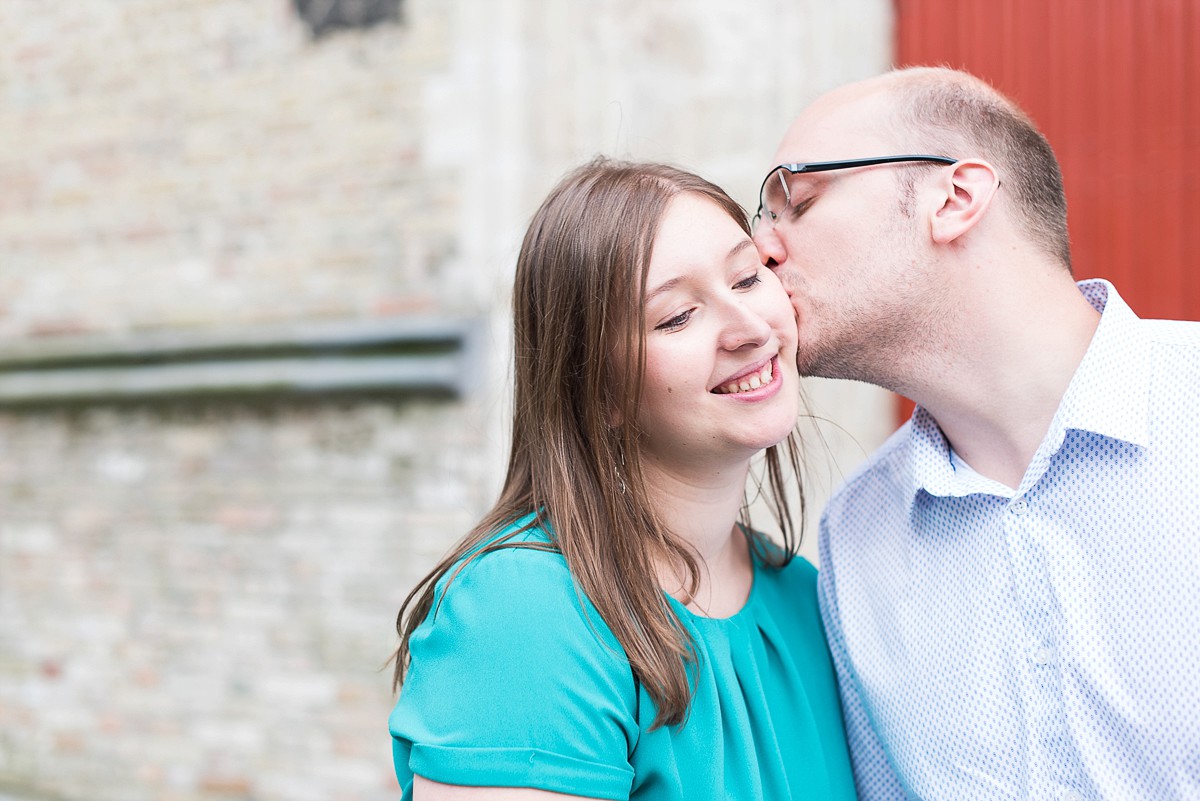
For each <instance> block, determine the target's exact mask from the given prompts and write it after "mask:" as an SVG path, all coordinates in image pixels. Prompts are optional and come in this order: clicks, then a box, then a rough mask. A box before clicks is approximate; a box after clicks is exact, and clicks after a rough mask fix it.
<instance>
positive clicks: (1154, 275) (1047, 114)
mask: <svg viewBox="0 0 1200 801" xmlns="http://www.w3.org/2000/svg"><path fill="white" fill-rule="evenodd" d="M895 4H896V63H897V64H898V65H908V64H945V65H948V66H952V67H958V68H961V69H965V70H968V71H970V72H973V73H975V74H976V75H979V76H980V77H982V78H984V79H986V80H988V81H989V82H991V83H992V84H993V85H994V86H996V87H997V88H998V89H1000V90H1001V91H1002V92H1004V93H1005V94H1007V95H1009V96H1010V97H1012V98H1013V99H1014V100H1016V101H1017V103H1019V104H1020V105H1021V106H1022V107H1023V108H1024V109H1025V110H1026V111H1028V112H1029V114H1030V116H1032V117H1033V119H1034V120H1035V121H1036V122H1037V124H1038V126H1039V127H1040V128H1041V129H1042V131H1043V132H1044V133H1045V134H1046V136H1047V137H1048V138H1049V140H1050V143H1051V144H1052V145H1053V146H1054V149H1055V152H1056V153H1058V157H1059V160H1060V162H1061V163H1062V168H1063V180H1064V182H1065V184H1066V188H1067V207H1068V221H1069V225H1070V230H1071V244H1072V255H1073V263H1074V268H1075V275H1076V277H1078V278H1088V277H1093V276H1100V277H1104V278H1108V279H1109V280H1111V281H1113V283H1115V284H1116V285H1117V288H1118V289H1119V290H1120V292H1121V295H1122V296H1123V297H1124V298H1125V299H1126V300H1127V301H1128V302H1129V304H1130V305H1131V306H1132V307H1133V308H1134V310H1135V311H1137V313H1138V314H1140V315H1141V316H1143V317H1169V318H1175V319H1191V320H1200V0H1050V1H1049V2H1047V0H991V1H990V2H982V1H976V0H966V1H964V0H895ZM904 408H905V407H902V410H901V413H902V414H905V415H906V412H905V411H904ZM906 408H907V409H911V405H906Z"/></svg>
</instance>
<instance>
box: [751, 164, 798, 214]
mask: <svg viewBox="0 0 1200 801" xmlns="http://www.w3.org/2000/svg"><path fill="white" fill-rule="evenodd" d="M790 177H791V173H790V172H788V171H787V170H785V169H784V168H783V167H780V168H779V169H777V170H775V171H774V172H773V173H771V174H770V175H768V176H767V180H766V181H765V182H764V183H763V188H762V197H761V198H759V202H760V203H761V204H762V222H763V223H764V224H766V225H774V224H775V222H776V220H778V219H779V215H780V214H782V213H783V210H784V209H786V208H787V207H788V203H790V202H791V192H790V190H789V188H788V183H787V182H788V178H790Z"/></svg>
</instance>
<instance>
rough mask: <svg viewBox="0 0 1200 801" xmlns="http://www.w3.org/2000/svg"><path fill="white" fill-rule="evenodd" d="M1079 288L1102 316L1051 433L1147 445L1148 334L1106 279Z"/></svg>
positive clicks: (1055, 418) (1149, 365)
mask: <svg viewBox="0 0 1200 801" xmlns="http://www.w3.org/2000/svg"><path fill="white" fill-rule="evenodd" d="M1078 286H1079V291H1080V292H1082V293H1083V296H1084V297H1085V298H1087V300H1088V302H1089V303H1091V304H1092V306H1093V308H1095V309H1096V311H1098V312H1100V313H1101V314H1100V325H1099V326H1098V327H1097V328H1096V333H1095V335H1094V336H1093V337H1092V342H1091V344H1090V345H1088V349H1087V353H1085V354H1084V357H1083V361H1082V362H1080V364H1079V369H1077V370H1076V371H1075V376H1074V377H1073V378H1072V379H1071V383H1070V385H1069V386H1068V387H1067V391H1066V394H1064V395H1063V399H1062V403H1061V404H1059V407H1058V412H1057V413H1056V414H1055V416H1054V422H1053V423H1052V424H1051V431H1052V432H1053V431H1063V432H1065V431H1066V430H1067V429H1070V428H1074V429H1078V430H1080V431H1090V432H1093V433H1095V434H1100V435H1102V436H1106V437H1112V438H1113V439H1120V440H1124V441H1125V442H1129V443H1132V444H1134V445H1139V446H1145V445H1146V444H1148V443H1149V441H1150V435H1149V430H1150V370H1151V367H1152V365H1151V361H1150V353H1149V347H1148V346H1149V341H1148V340H1147V338H1146V333H1145V331H1144V329H1143V327H1142V326H1141V325H1140V320H1139V319H1138V317H1137V315H1136V314H1134V313H1133V310H1132V309H1130V308H1129V306H1128V304H1126V303H1125V301H1124V300H1123V299H1122V298H1121V296H1120V295H1118V294H1117V290H1116V288H1114V287H1113V285H1112V284H1110V283H1109V282H1108V281H1105V280H1103V279H1101V278H1094V279H1091V280H1089V281H1080V282H1079V283H1078ZM1060 436H1061V435H1060Z"/></svg>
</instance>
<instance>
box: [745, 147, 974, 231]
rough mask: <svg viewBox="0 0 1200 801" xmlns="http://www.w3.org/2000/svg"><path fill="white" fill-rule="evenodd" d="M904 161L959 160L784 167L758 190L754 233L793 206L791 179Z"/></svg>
mask: <svg viewBox="0 0 1200 801" xmlns="http://www.w3.org/2000/svg"><path fill="white" fill-rule="evenodd" d="M903 161H929V162H933V163H936V164H955V163H957V162H958V159H952V158H950V157H949V156H927V155H906V156H874V157H872V158H866V159H844V160H842V161H809V162H805V163H800V164H780V165H779V166H778V167H775V168H774V169H772V170H771V171H770V172H769V173H767V177H766V178H765V179H763V182H762V188H761V189H759V190H758V211H757V212H755V213H754V217H753V218H751V220H750V230H752V231H756V230H758V226H759V224H760V223H763V222H765V223H766V224H767V225H768V226H772V227H773V226H774V225H775V224H776V223H777V222H778V221H779V215H780V214H782V213H783V210H784V209H786V208H787V207H788V206H790V205H792V189H791V187H790V186H788V178H790V177H791V176H793V175H799V174H800V173H805V172H828V171H830V170H848V169H851V168H853V167H871V166H874V165H876V164H895V163H897V162H903Z"/></svg>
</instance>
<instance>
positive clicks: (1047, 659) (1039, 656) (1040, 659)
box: [1033, 648, 1073, 798]
mask: <svg viewBox="0 0 1200 801" xmlns="http://www.w3.org/2000/svg"><path fill="white" fill-rule="evenodd" d="M1033 661H1034V662H1036V663H1037V664H1039V665H1048V664H1050V663H1051V662H1053V661H1054V649H1053V648H1035V649H1034V651H1033ZM1066 792H1073V791H1070V790H1068V791H1066ZM1064 798H1065V796H1064Z"/></svg>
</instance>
